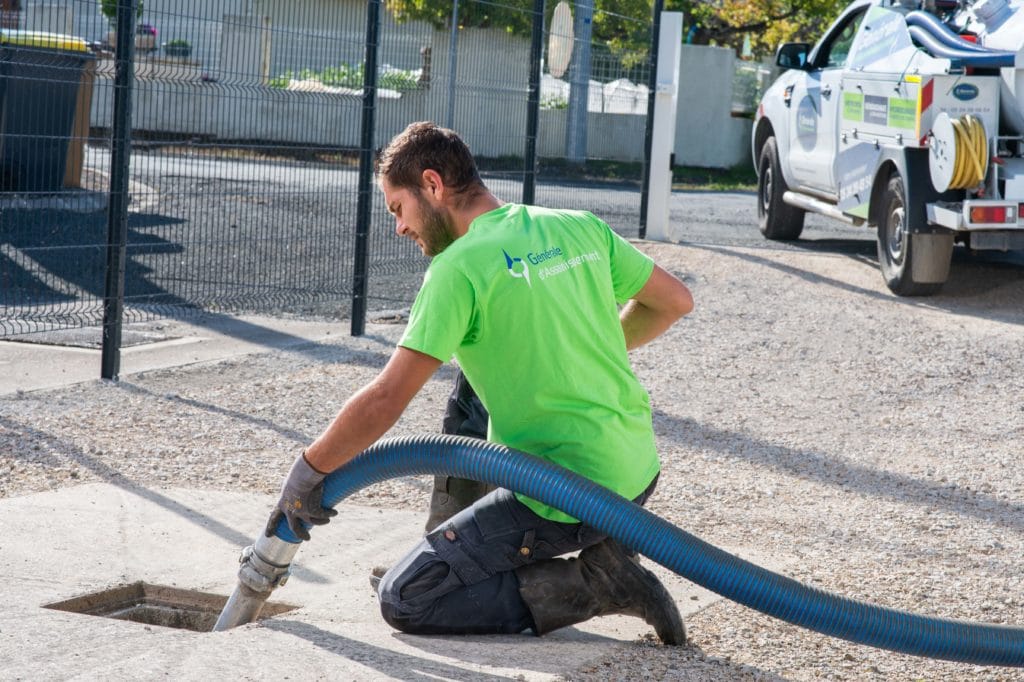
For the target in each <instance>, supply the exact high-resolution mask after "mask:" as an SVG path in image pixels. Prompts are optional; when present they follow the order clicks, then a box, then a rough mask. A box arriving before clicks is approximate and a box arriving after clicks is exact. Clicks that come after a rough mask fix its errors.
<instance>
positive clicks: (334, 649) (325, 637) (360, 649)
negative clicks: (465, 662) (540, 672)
mask: <svg viewBox="0 0 1024 682" xmlns="http://www.w3.org/2000/svg"><path fill="white" fill-rule="evenodd" d="M262 626H263V627H265V628H267V629H270V630H276V631H278V632H284V633H288V634H290V635H295V636H296V637H300V638H302V639H304V640H306V641H308V642H310V643H311V644H313V645H315V646H317V647H320V648H321V649H323V650H325V651H329V652H331V653H334V654H338V655H339V656H343V657H345V658H346V659H348V660H350V661H355V662H357V663H361V664H362V665H365V666H366V667H368V668H371V669H373V670H376V671H378V673H379V674H380V676H381V677H390V678H394V679H398V680H410V681H412V680H422V681H423V682H428V681H429V682H435V681H436V680H439V679H442V680H479V681H481V682H499V681H500V682H513V681H514V680H516V679H517V678H516V677H508V676H505V675H494V674H490V673H484V672H478V671H477V672H474V671H470V670H467V669H466V668H461V667H458V666H453V665H449V664H447V663H443V662H440V661H433V660H430V659H427V658H420V657H417V656H409V655H407V654H403V653H399V652H397V651H395V650H394V649H385V648H383V647H378V646H374V645H372V644H367V643H366V642H360V641H358V640H355V639H350V638H348V637H344V636H342V635H339V634H336V633H334V632H328V631H327V630H323V629H321V628H318V627H316V626H315V625H310V624H308V623H303V622H300V621H295V620H284V619H281V618H275V619H272V620H270V619H268V620H264V621H263V622H262ZM445 655H447V656H451V653H450V652H448V653H446V654H445ZM500 660H501V658H500V657H499V656H497V655H495V656H494V657H493V658H491V657H489V660H488V661H486V663H490V664H491V665H495V661H500ZM505 661H507V662H511V661H514V663H511V665H514V666H517V667H519V666H521V665H522V664H523V663H529V661H523V657H521V656H517V657H514V658H509V659H505ZM504 664H506V665H508V663H504Z"/></svg>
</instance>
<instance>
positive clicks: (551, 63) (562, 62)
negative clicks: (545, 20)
mask: <svg viewBox="0 0 1024 682" xmlns="http://www.w3.org/2000/svg"><path fill="white" fill-rule="evenodd" d="M572 42H573V34H572V10H571V9H569V3H568V2H566V1H565V0H562V1H561V2H559V3H558V4H557V5H556V6H555V13H554V16H552V17H551V33H550V34H549V35H548V73H550V74H551V75H552V76H554V77H555V78H561V77H562V76H563V75H564V74H565V70H566V69H567V68H568V67H569V59H571V58H572Z"/></svg>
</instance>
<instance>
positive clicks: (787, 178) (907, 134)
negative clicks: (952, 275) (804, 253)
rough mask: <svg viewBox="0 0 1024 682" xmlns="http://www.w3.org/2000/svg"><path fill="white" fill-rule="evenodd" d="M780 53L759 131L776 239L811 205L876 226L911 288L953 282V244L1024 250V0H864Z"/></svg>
mask: <svg viewBox="0 0 1024 682" xmlns="http://www.w3.org/2000/svg"><path fill="white" fill-rule="evenodd" d="M776 63H777V64H778V65H779V66H781V67H782V68H784V69H786V71H785V72H784V73H783V74H782V75H781V76H780V77H779V78H778V80H776V81H775V83H773V84H772V86H771V87H770V88H769V89H768V90H767V91H766V92H765V95H764V97H763V98H762V101H761V103H760V105H759V107H758V110H757V115H756V118H755V121H754V127H753V135H752V143H753V155H754V161H755V166H756V168H757V171H758V207H757V211H758V219H759V225H760V229H761V232H762V233H763V234H764V236H765V237H767V238H768V239H777V240H792V239H797V238H798V237H799V236H800V233H801V231H802V230H803V223H804V215H805V213H806V212H808V211H811V212H815V213H820V214H823V215H826V216H830V217H832V218H836V219H838V220H842V221H844V222H847V223H849V224H851V225H857V226H860V225H866V226H868V227H871V228H875V229H877V234H878V261H879V265H880V267H881V270H882V275H883V277H884V278H885V281H886V284H887V285H888V286H889V288H890V289H891V290H892V291H893V292H894V293H896V294H899V295H904V296H913V295H927V294H932V293H935V292H937V291H938V290H939V289H940V288H941V287H942V285H943V283H944V282H945V281H946V278H947V277H948V274H949V267H950V261H951V258H952V253H953V247H954V243H957V242H959V243H962V244H964V245H966V247H967V248H970V249H974V250H990V249H996V250H1004V251H1006V250H1011V249H1012V250H1017V249H1024V218H1022V215H1021V214H1022V213H1024V0H1011V1H1008V0H978V1H977V2H974V3H969V2H967V3H964V2H957V1H956V0H953V1H951V2H947V1H945V0H927V1H926V3H925V4H924V5H921V4H918V3H916V2H913V3H899V2H895V3H894V2H891V1H890V0H856V1H855V2H854V3H852V4H851V5H850V6H849V7H847V8H846V9H845V10H844V11H843V13H842V14H841V15H840V16H839V18H838V19H837V20H836V21H835V22H834V23H833V24H832V26H831V27H830V28H829V29H828V31H827V32H826V33H825V35H824V36H823V37H822V38H821V40H819V41H818V42H817V43H816V44H815V45H813V46H811V45H809V44H807V43H787V44H784V45H782V46H781V47H780V48H779V50H778V52H777V53H776Z"/></svg>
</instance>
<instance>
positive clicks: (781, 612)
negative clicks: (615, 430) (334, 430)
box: [277, 436, 1024, 666]
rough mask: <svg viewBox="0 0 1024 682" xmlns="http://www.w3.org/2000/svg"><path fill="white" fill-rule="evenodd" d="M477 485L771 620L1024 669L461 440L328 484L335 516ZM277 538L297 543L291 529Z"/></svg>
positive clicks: (592, 487)
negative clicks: (460, 484)
mask: <svg viewBox="0 0 1024 682" xmlns="http://www.w3.org/2000/svg"><path fill="white" fill-rule="evenodd" d="M419 474H434V475H447V476H457V477H459V478H469V479H473V480H476V481H485V482H487V483H492V484H494V485H498V486H501V487H503V488H507V489H509V490H514V491H517V492H520V493H523V494H525V495H527V496H529V497H532V498H534V499H536V500H540V501H541V502H544V503H545V504H549V505H551V506H553V507H556V508H558V509H561V510H562V511H564V512H565V513H567V514H569V515H571V516H573V517H575V518H577V519H579V520H580V521H582V522H583V523H586V524H587V525H589V526H592V527H594V528H597V529H598V530H600V531H602V532H604V533H607V534H608V535H609V536H611V537H613V538H615V539H616V540H618V541H619V542H621V543H622V544H624V545H626V546H628V547H631V548H633V549H635V550H637V551H638V552H640V553H641V554H644V555H646V556H647V557H650V558H651V559H652V560H653V561H656V562H658V563H659V564H661V565H662V566H664V567H666V568H668V569H669V570H671V571H674V572H675V573H678V574H679V575H681V576H682V577H684V578H686V579H688V580H691V581H693V582H695V583H697V584H698V585H701V586H703V587H706V588H707V589H709V590H712V591H714V592H717V593H718V594H720V595H722V596H723V597H726V598H728V599H731V600H733V601H735V602H738V603H740V604H742V605H744V606H748V607H750V608H752V609H757V610H758V611H761V612H762V613H766V614H768V615H769V616H773V617H775V618H780V619H782V620H785V621H788V622H790V623H794V624H796V625H800V626H802V627H805V628H809V629H811V630H814V631H816V632H820V633H823V634H826V635H831V636H833V637H840V638H842V639H846V640H849V641H851V642H857V643H858V644H867V645H868V646H874V647H879V648H882V649H891V650H893V651H898V652H900V653H905V654H913V655H917V656H927V657H929V658H941V659H946V660H950V661H960V662H964V663H976V664H979V665H1006V666H1011V665H1012V666H1020V665H1024V629H1022V628H1016V627H1006V626H1001V625H987V624H979V623H968V622H963V621H955V620H948V619H942V618H933V617H929V616H922V615H918V614H914V613H908V612H906V611H899V610H896V609H889V608H883V607H881V606H874V605H872V604H866V603H863V602H859V601H855V600H853V599H847V598H845V597H840V596H837V595H833V594H829V593H827V592H824V591H822V590H818V589H814V588H811V587H807V586H805V585H801V584H800V583H798V582H796V581H795V580H792V579H790V578H786V577H784V576H781V575H778V574H776V573H772V572H771V571H768V570H765V569H763V568H761V567H759V566H755V565H754V564H751V563H750V562H748V561H744V560H743V559H740V558H739V557H736V556H733V555H732V554H729V553H728V552H724V551H722V550H720V549H718V548H716V547H713V546H712V545H709V544H708V543H706V542H704V541H703V540H701V539H699V538H697V537H695V536H693V535H691V534H689V533H687V532H685V531H683V530H681V529H679V528H676V527H675V526H673V525H672V524H670V523H669V522H667V521H665V520H664V519H661V518H659V517H657V516H655V515H654V514H652V513H651V512H649V511H647V510H646V509H644V508H643V507H640V506H638V505H636V504H634V503H633V502H632V501H630V500H627V499H625V498H623V497H621V496H619V495H616V494H615V493H613V492H611V491H609V490H608V489H606V488H603V487H601V486H599V485H597V484H595V483H593V482H592V481H589V480H587V479H585V478H583V477H581V476H579V475H577V474H574V473H573V472H571V471H568V470H567V469H563V468H561V467H559V466H556V465H554V464H551V463H550V462H546V461H544V460H542V459H539V458H537V457H534V456H532V455H528V454H525V453H522V452H518V451H516V450H512V449H510V448H506V447H504V446H501V445H497V444H495V443H487V442H484V441H480V440H475V439H472V438H463V437H459V436H419V437H413V438H396V439H388V440H382V441H379V442H378V443H377V444H376V445H374V446H373V447H371V448H368V449H367V450H366V451H364V452H363V453H361V454H360V455H359V456H358V457H356V458H355V459H353V460H352V461H350V462H349V463H348V464H346V465H345V466H343V467H341V468H340V469H338V470H337V471H335V472H333V473H332V474H331V475H329V476H328V477H327V478H326V479H325V482H324V504H325V506H330V507H333V506H334V505H336V504H338V502H340V501H341V500H342V499H344V498H345V497H347V496H349V495H351V494H352V493H354V492H356V491H357V490H360V489H362V488H365V487H366V486H368V485H371V484H373V483H377V482H379V481H384V480H387V479H389V478H396V477H399V476H411V475H419ZM277 536H278V537H279V538H280V539H282V540H284V541H286V542H292V543H296V542H298V541H299V540H298V538H296V537H295V536H294V535H293V534H292V533H291V531H290V530H289V529H288V526H287V524H285V523H284V522H283V521H282V522H281V524H280V525H279V526H278V531H277Z"/></svg>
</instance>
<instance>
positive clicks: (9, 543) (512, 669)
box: [0, 483, 756, 680]
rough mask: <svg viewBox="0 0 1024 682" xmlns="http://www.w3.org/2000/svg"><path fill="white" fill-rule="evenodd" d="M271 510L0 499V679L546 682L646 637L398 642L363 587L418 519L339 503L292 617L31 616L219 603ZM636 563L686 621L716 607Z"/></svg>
mask: <svg viewBox="0 0 1024 682" xmlns="http://www.w3.org/2000/svg"><path fill="white" fill-rule="evenodd" d="M272 505H273V499H272V497H270V496H266V495H257V494H249V493H226V492H216V491H200V490H183V489H164V490H153V489H148V488H143V487H132V486H125V487H119V486H115V485H111V484H106V483H96V484H87V485H82V486H78V487H75V488H70V489H64V490H60V491H53V492H45V493H39V494H34V495H28V496H24V497H14V498H6V499H2V500H0V528H3V529H4V532H3V533H2V534H0V575H2V576H4V589H3V594H4V599H3V600H0V661H3V665H2V666H0V679H66V678H69V677H75V678H79V677H82V678H89V679H133V680H134V679H152V678H156V677H159V678H161V679H198V678H203V679H218V678H223V679H257V678H258V679H286V678H288V677H289V676H300V677H301V678H303V679H320V678H325V679H344V680H369V679H373V680H386V679H395V680H410V679H457V680H507V679H516V680H548V679H553V678H555V677H556V676H558V675H564V674H566V673H569V672H571V671H573V670H576V669H578V668H579V667H581V666H583V665H586V664H588V663H592V662H596V661H597V660H599V659H601V658H603V657H605V656H607V655H608V654H609V653H611V652H612V651H614V648H615V647H625V646H628V645H629V643H630V642H633V641H635V640H636V639H637V638H639V637H642V636H644V635H646V634H648V633H650V628H649V627H648V626H647V625H646V624H644V623H643V622H641V621H640V620H639V619H635V618H628V617H607V618H598V619H595V620H592V621H590V622H588V623H585V624H583V625H581V626H579V627H574V628H565V629H562V630H560V631H558V632H555V633H552V634H550V635H548V636H546V637H543V638H536V637H532V636H529V635H517V636H488V637H416V636H409V635H404V634H401V633H398V632H395V631H394V630H392V629H391V628H390V627H388V626H387V625H386V624H385V623H384V622H383V620H382V619H381V618H380V614H379V611H378V609H377V603H376V597H375V596H374V595H373V594H372V592H371V590H370V589H369V584H368V581H367V576H368V574H369V571H370V569H371V568H372V567H373V566H375V565H380V564H389V563H391V562H393V561H395V560H396V559H398V558H399V556H401V554H402V553H403V552H404V551H405V550H406V549H407V548H409V547H410V546H411V545H412V544H413V542H415V541H416V539H417V538H418V534H419V529H420V527H421V524H422V520H423V519H422V515H421V514H418V513H413V512H402V511H391V510H382V509H375V508H368V507H360V506H356V505H350V504H344V503H343V504H342V505H340V506H339V510H340V512H341V513H340V515H339V516H338V517H337V518H336V519H335V520H334V521H333V522H332V523H331V524H330V525H329V526H327V527H325V528H323V529H317V530H316V531H315V535H314V538H313V540H312V541H311V542H309V543H307V544H306V545H305V546H303V547H302V548H301V549H300V551H299V553H298V555H297V556H296V562H295V564H294V565H293V575H292V578H291V580H290V581H289V582H288V584H287V585H285V586H284V587H282V588H280V589H279V590H277V591H276V592H275V594H274V597H273V601H277V602H287V603H290V604H294V605H296V606H298V607H300V608H299V609H298V610H295V611H290V612H288V613H285V614H282V615H279V616H277V617H275V618H272V619H268V620H265V621H262V622H261V623H258V624H253V625H246V626H243V627H240V628H236V629H234V630H230V631H227V632H218V633H198V632H193V631H188V630H180V629H172V628H164V627H159V626H149V625H143V624H140V623H131V622H127V621H122V620H115V619H110V618H104V617H99V616H89V615H82V614H76V613H67V612H63V611H55V610H51V609H46V608H42V606H43V605H45V604H50V603H53V602H57V601H61V600H65V599H69V598H73V597H78V596H81V595H84V594H87V593H91V592H96V591H100V590H104V589H108V588H111V587H115V586H119V585H126V584H129V583H133V582H136V581H140V580H141V581H145V582H148V583H155V584H159V585H166V586H171V587H177V588H181V589H189V590H197V591H201V592H210V593H215V594H220V595H223V596H224V597H226V596H227V595H229V594H230V593H231V590H232V589H233V588H234V585H235V571H236V570H237V563H236V560H237V557H238V554H239V550H240V549H241V548H242V547H243V546H245V545H248V544H250V543H251V542H252V540H253V539H254V538H255V537H256V534H257V533H259V532H260V531H261V528H262V524H263V521H264V519H265V518H266V516H267V514H268V513H269V510H270V509H271V507H272ZM747 558H751V559H752V560H756V558H754V557H747ZM646 564H647V565H648V566H651V567H652V568H653V569H654V570H656V572H657V573H658V574H659V576H660V577H661V578H662V579H663V581H664V582H665V584H666V586H667V587H668V589H669V590H670V591H671V592H672V594H673V596H674V597H675V599H676V602H677V603H678V604H679V607H680V610H681V611H683V612H684V617H685V616H686V615H687V614H691V613H693V612H695V611H697V610H699V609H701V608H704V607H706V606H707V605H708V604H710V603H712V602H713V601H715V600H717V599H719V597H718V596H717V595H714V594H713V593H710V592H708V591H706V590H703V589H701V588H699V587H697V586H695V585H693V584H692V583H690V582H688V581H686V580H684V579H682V578H680V577H679V576H676V575H674V574H671V573H669V572H668V571H666V570H664V569H662V568H661V567H659V566H653V565H652V564H651V563H650V562H646Z"/></svg>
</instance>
